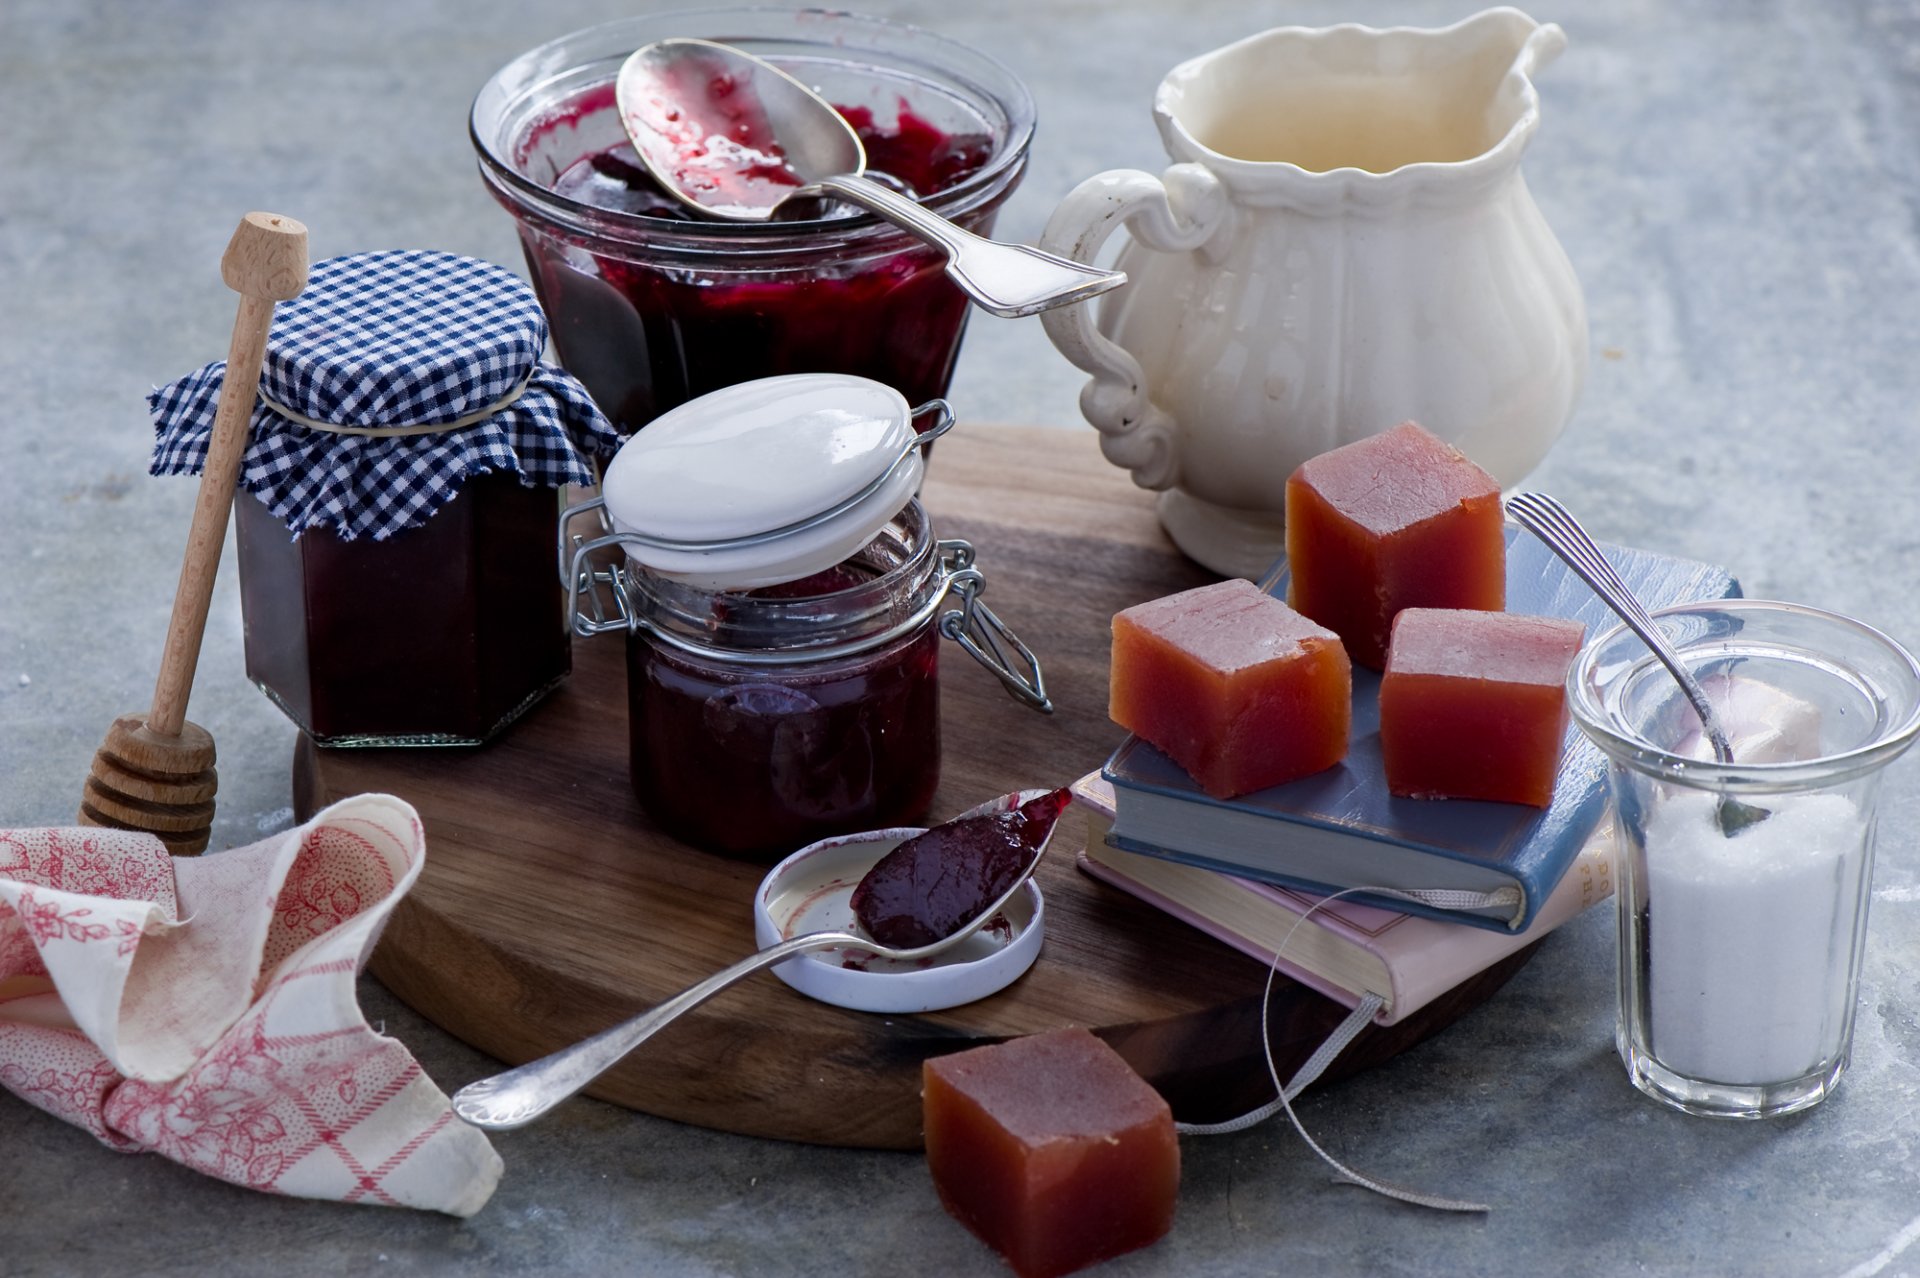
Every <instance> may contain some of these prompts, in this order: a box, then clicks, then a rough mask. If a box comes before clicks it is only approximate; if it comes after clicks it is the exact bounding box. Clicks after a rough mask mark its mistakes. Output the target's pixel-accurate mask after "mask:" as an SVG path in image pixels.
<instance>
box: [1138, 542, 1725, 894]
mask: <svg viewBox="0 0 1920 1278" xmlns="http://www.w3.org/2000/svg"><path fill="white" fill-rule="evenodd" d="M1603 549H1605V551H1606V553H1607V558H1608V559H1609V560H1611V561H1612V563H1613V566H1614V568H1615V570H1616V571H1617V572H1618V573H1619V574H1620V576H1621V578H1622V579H1623V580H1624V581H1625V582H1626V583H1627V585H1628V586H1629V587H1630V588H1631V589H1632V590H1633V592H1634V593H1635V594H1636V595H1638V596H1639V597H1640V599H1641V601H1642V602H1643V603H1645V604H1646V605H1647V607H1648V608H1649V609H1659V608H1663V607H1666V606H1668V605H1671V604H1678V603H1686V602H1690V601H1692V600H1697V599H1722V598H1737V597H1738V596H1739V594H1740V586H1739V583H1738V582H1737V581H1735V580H1734V578H1733V577H1732V576H1731V575H1730V574H1729V573H1728V572H1727V571H1726V570H1725V569H1724V568H1717V567H1714V566H1712V565H1710V564H1703V563H1696V562H1694V561H1693V560H1688V559H1676V558H1673V557H1671V556H1667V555H1659V554H1654V553H1651V552H1649V551H1642V550H1630V549H1625V548H1622V547H1618V546H1606V547H1603ZM1262 585H1263V586H1264V587H1265V588H1266V589H1267V590H1268V592H1269V593H1271V594H1273V595H1275V596H1276V597H1278V598H1282V599H1284V598H1286V587H1287V580H1286V573H1285V568H1284V565H1276V568H1275V570H1274V571H1273V572H1271V573H1269V574H1268V579H1267V580H1266V581H1264V582H1263V583H1262ZM1507 611H1509V612H1518V613H1530V614H1533V615H1535V616H1545V617H1570V618H1573V619H1575V620H1578V621H1583V622H1585V623H1586V626H1587V635H1588V637H1589V638H1590V639H1591V638H1592V637H1594V636H1596V635H1599V634H1601V633H1603V632H1605V631H1606V630H1608V629H1611V628H1612V627H1613V626H1614V625H1615V624H1617V621H1618V619H1617V618H1616V617H1615V616H1614V615H1613V613H1612V612H1610V611H1609V610H1608V609H1607V606H1606V605H1605V604H1603V603H1601V602H1600V600H1599V598H1598V597H1597V596H1595V595H1594V593H1593V592H1592V591H1591V590H1590V589H1588V587H1587V584H1586V583H1585V582H1583V581H1581V580H1580V579H1579V578H1578V577H1577V576H1575V575H1574V574H1573V572H1572V571H1571V570H1570V569H1568V568H1567V566H1566V565H1565V564H1563V563H1562V562H1561V561H1560V560H1559V559H1558V558H1556V557H1555V556H1554V554H1553V552H1552V551H1550V550H1548V549H1547V548H1546V547H1545V546H1543V545H1541V544H1540V542H1539V541H1538V540H1536V539H1535V538H1534V537H1533V536H1532V534H1530V533H1524V532H1521V531H1520V529H1519V528H1517V527H1515V526H1513V525H1509V526H1508V528H1507ZM1567 731H1568V737H1569V741H1568V743H1567V748H1566V749H1565V750H1564V751H1563V752H1562V755H1561V760H1560V771H1559V775H1558V779H1557V781H1556V783H1555V786H1554V797H1553V803H1552V805H1551V806H1549V807H1547V808H1544V809H1541V808H1533V807H1527V806H1525V805H1522V804H1513V803H1488V802H1481V801H1478V800H1469V799H1402V798H1396V797H1395V796H1393V795H1391V794H1389V793H1387V783H1386V768H1385V765H1384V763H1383V762H1382V760H1381V757H1380V676H1379V675H1378V674H1375V673H1374V672H1373V671H1371V670H1363V669H1360V668H1359V667H1355V668H1354V672H1353V736H1352V740H1351V741H1350V743H1349V746H1348V750H1347V758H1346V761H1345V762H1344V763H1342V764H1339V765H1337V766H1335V767H1332V768H1328V769H1327V770H1325V771H1324V772H1317V773H1315V774H1314V775H1312V776H1310V777H1303V778H1301V779H1300V780H1298V781H1290V782H1287V783H1286V784H1285V785H1277V786H1273V787H1271V788H1269V789H1265V790H1260V791H1256V792H1255V793H1253V794H1245V795H1241V796H1240V797H1239V798H1237V799H1215V798H1212V797H1210V796H1208V795H1207V794H1206V793H1205V792H1204V791H1202V790H1201V789H1200V787H1199V786H1198V785H1196V784H1194V782H1193V780H1192V778H1190V777H1189V776H1188V775H1187V774H1186V772H1185V771H1184V770H1183V769H1182V768H1181V767H1180V765H1179V764H1177V763H1175V762H1174V761H1173V760H1171V759H1169V758H1168V757H1167V756H1166V755H1164V754H1162V753H1160V751H1158V750H1156V749H1154V748H1153V747H1152V746H1150V745H1148V744H1147V743H1146V742H1145V741H1142V740H1140V739H1139V738H1137V737H1129V738H1128V739H1127V741H1126V742H1125V743H1124V744H1123V745H1121V747H1120V748H1119V749H1118V750H1116V751H1115V752H1114V754H1113V757H1112V758H1110V759H1108V760H1107V764H1106V766H1105V767H1104V768H1102V769H1101V775H1102V776H1104V777H1105V778H1106V779H1107V780H1108V781H1109V782H1111V783H1112V785H1113V791H1114V817H1113V830H1112V833H1111V835H1110V836H1109V837H1108V840H1107V841H1108V842H1109V843H1110V844H1112V845H1113V846H1114V847H1117V848H1121V849H1123V850H1125V851H1128V852H1139V853H1144V854H1146V855H1149V856H1161V857H1166V858H1169V859H1171V860H1175V861H1183V862H1186V863H1188V864H1192V865H1200V866H1205V867H1206V868H1208V869H1213V870H1220V871H1223V872H1225V873H1228V874H1236V875H1240V876H1242V877H1246V878H1256V879H1265V880H1268V881H1270V882H1274V883H1283V884H1287V885H1289V886H1292V887H1297V888H1301V889H1303V890H1305V891H1309V892H1316V893H1321V894H1325V893H1329V892H1334V891H1338V890H1342V889H1346V888H1355V887H1383V888H1393V889H1396V890H1399V891H1403V892H1419V893H1423V894H1426V895H1427V897H1428V899H1427V900H1426V901H1409V900H1407V899H1405V898H1402V897H1397V896H1384V895H1360V894H1356V895H1355V897H1354V898H1353V899H1355V900H1365V901H1368V902H1370V903H1372V904H1375V905H1380V906H1382V907H1384V908H1386V909H1390V910H1399V911H1402V912H1405V913H1418V914H1427V915H1431V916H1433V917H1436V918H1444V919H1451V920H1453V921H1456V922H1462V923H1472V924H1475V925H1477V926H1480V927H1486V928H1493V929H1499V930H1506V929H1520V928H1524V927H1526V926H1527V924H1528V923H1530V922H1531V921H1532V920H1533V917H1534V915H1535V913H1536V912H1538V910H1539V908H1540V905H1541V903H1542V902H1543V901H1545V900H1546V899H1547V896H1548V895H1549V894H1550V893H1551V892H1552V891H1553V889H1554V887H1555V886H1556V885H1557V884H1558V883H1559V882H1560V877H1561V875H1563V874H1564V873H1565V872H1566V869H1567V867H1568V866H1569V865H1571V864H1572V863H1573V860H1574V858H1575V857H1576V856H1578V855H1579V852H1580V849H1581V848H1582V847H1583V846H1584V845H1585V844H1586V842H1587V838H1588V836H1589V835H1591V834H1592V833H1593V831H1594V827H1595V826H1596V825H1597V824H1598V823H1599V821H1600V819H1601V817H1602V816H1603V815H1604V814H1605V811H1606V804H1607V798H1606V767H1605V761H1604V759H1603V758H1602V756H1601V754H1600V752H1599V750H1597V749H1596V748H1595V747H1594V746H1593V745H1592V744H1591V743H1589V742H1588V741H1587V740H1586V738H1585V737H1583V736H1582V735H1581V734H1580V732H1579V730H1578V729H1577V728H1573V727H1569V728H1568V730H1567ZM1446 894H1459V895H1455V896H1448V895H1446Z"/></svg>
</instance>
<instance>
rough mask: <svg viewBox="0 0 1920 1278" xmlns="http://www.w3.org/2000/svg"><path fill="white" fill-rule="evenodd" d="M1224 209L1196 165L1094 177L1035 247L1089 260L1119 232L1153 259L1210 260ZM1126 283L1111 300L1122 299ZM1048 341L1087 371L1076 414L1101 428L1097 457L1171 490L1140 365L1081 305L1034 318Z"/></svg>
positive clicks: (1219, 242) (1221, 243) (1156, 412)
mask: <svg viewBox="0 0 1920 1278" xmlns="http://www.w3.org/2000/svg"><path fill="white" fill-rule="evenodd" d="M1232 212H1233V208H1232V205H1231V204H1230V203H1229V202H1228V200H1227V195H1226V191H1225V190H1224V189H1223V188H1222V187H1221V185H1220V181H1219V179H1218V178H1216V177H1214V175H1213V174H1212V173H1210V172H1208V171H1207V169H1206V168H1204V167H1203V166H1201V165H1198V164H1176V165H1174V166H1173V167H1171V168H1169V169H1168V170H1167V171H1166V173H1165V175H1164V176H1163V177H1155V176H1154V175H1153V174H1151V173H1145V172H1142V171H1141V170H1139V169H1109V170H1108V171H1106V172H1105V173H1097V174H1095V175H1094V176H1092V177H1090V178H1088V179H1087V180H1086V181H1084V182H1082V183H1081V184H1080V185H1079V186H1077V187H1075V188H1074V189H1073V190H1072V191H1070V192H1069V193H1068V194H1067V198H1066V199H1064V200H1062V201H1061V202H1060V207H1059V208H1058V209H1055V210H1054V213H1053V216H1052V217H1051V218H1049V219H1048V221H1047V228H1046V230H1045V231H1044V232H1043V233H1042V234H1041V236H1040V247H1041V248H1043V249H1046V250H1047V251H1049V252H1052V253H1058V254H1059V255H1060V256H1062V257H1066V258H1070V259H1072V260H1074V261H1077V262H1085V263H1088V264H1091V263H1092V261H1093V259H1094V257H1095V256H1096V255H1097V254H1098V253H1099V252H1100V247H1101V245H1103V244H1105V243H1106V241H1107V237H1108V236H1109V235H1111V234H1113V232H1114V231H1115V230H1116V229H1118V228H1119V227H1122V226H1124V227H1126V229H1127V231H1128V233H1129V234H1131V235H1132V236H1133V238H1134V241H1135V242H1136V243H1138V244H1139V245H1140V246H1141V247H1143V248H1148V249H1152V250H1153V251H1154V252H1157V253H1189V252H1194V251H1198V252H1199V253H1200V254H1201V256H1202V257H1203V258H1204V259H1206V260H1207V261H1209V262H1211V261H1215V260H1217V259H1218V258H1219V257H1220V256H1222V255H1223V254H1224V252H1225V250H1226V241H1227V239H1228V238H1229V236H1230V235H1231V233H1232V221H1233V218H1232ZM1128 287H1130V286H1129V285H1124V284H1123V285H1121V287H1120V288H1119V289H1118V290H1116V291H1115V292H1114V293H1113V294H1112V296H1113V297H1115V298H1124V296H1125V292H1126V289H1127V288H1128ZM1040 323H1041V325H1042V326H1043V327H1044V328H1045V329H1046V332H1047V337H1048V338H1049V339H1051V340H1052V342H1053V344H1054V346H1056V347H1057V348H1059V351H1060V353H1061V354H1062V355H1065V356H1066V357H1067V359H1068V360H1069V361H1071V362H1072V363H1073V365H1074V366H1075V367H1076V368H1080V369H1083V370H1085V371H1086V372H1089V373H1092V374H1093V380H1092V381H1090V382H1088V383H1087V384H1086V386H1085V388H1083V389H1082V390H1081V392H1080V411H1081V412H1082V413H1083V414H1084V415H1085V416H1086V419H1087V420H1088V421H1089V422H1092V423H1093V425H1094V428H1095V429H1097V430H1098V431H1099V432H1100V451H1101V452H1103V453H1105V454H1106V457H1107V460H1108V461H1110V462H1112V463H1113V464H1114V465H1116V466H1122V467H1125V468H1126V469H1127V470H1129V471H1131V472H1132V474H1133V482H1134V483H1136V484H1138V485H1140V486H1141V487H1142V488H1153V489H1159V488H1171V487H1172V486H1173V485H1174V483H1175V481H1176V480H1178V478H1179V475H1180V459H1179V450H1178V449H1177V448H1176V447H1175V435H1174V429H1173V427H1174V423H1173V419H1172V417H1171V416H1169V415H1168V414H1167V412H1166V411H1165V410H1164V409H1162V408H1161V407H1160V406H1159V405H1157V404H1155V403H1154V402H1153V396H1152V392H1151V389H1150V388H1149V387H1148V386H1147V382H1146V373H1145V371H1144V370H1143V369H1142V368H1141V367H1140V361H1139V360H1137V359H1135V358H1134V357H1133V356H1132V355H1131V354H1129V353H1128V352H1127V351H1126V350H1125V349H1124V348H1123V347H1121V346H1120V345H1119V343H1117V342H1115V341H1113V340H1112V339H1110V338H1108V337H1107V336H1106V335H1104V334H1103V333H1101V332H1100V331H1099V329H1098V328H1096V327H1095V326H1094V322H1093V310H1092V308H1091V307H1090V306H1089V305H1088V304H1087V303H1085V302H1082V303H1079V304H1077V305H1073V306H1062V307H1058V308H1056V309H1054V310H1051V311H1047V312H1045V313H1044V314H1042V315H1041V316H1040Z"/></svg>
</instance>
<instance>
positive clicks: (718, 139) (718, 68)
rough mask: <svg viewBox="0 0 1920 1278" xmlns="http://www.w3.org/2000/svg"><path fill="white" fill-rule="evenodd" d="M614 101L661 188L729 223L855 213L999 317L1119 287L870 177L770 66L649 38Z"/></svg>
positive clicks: (819, 110)
mask: <svg viewBox="0 0 1920 1278" xmlns="http://www.w3.org/2000/svg"><path fill="white" fill-rule="evenodd" d="M614 98H615V101H616V102H617V104H618V106H619V109H620V120H621V123H622V124H624V125H625V126H626V130H627V136H628V138H629V139H630V140H631V141H632V142H633V149H634V151H635V153H636V154H638V156H639V157H640V163H641V164H642V165H643V166H645V168H646V169H647V171H648V172H649V173H651V174H652V175H653V177H654V179H655V180H656V181H657V182H659V184H660V185H661V187H662V188H663V189H665V190H666V192H667V193H668V194H669V195H671V196H673V197H674V198H675V199H677V200H679V201H680V202H681V203H683V204H685V205H686V206H687V207H688V208H690V209H692V210H693V211H694V212H696V213H700V214H704V215H706V216H708V217H715V218H720V219H723V220H726V221H736V222H766V221H772V220H775V219H785V218H791V217H793V216H796V215H798V216H803V217H813V216H818V215H819V211H820V209H819V206H820V202H821V201H822V200H828V201H834V200H837V201H843V202H845V203H848V204H853V205H857V206H858V207H860V208H863V209H865V210H867V211H868V212H870V213H873V214H875V215H877V216H879V217H881V218H884V219H885V220H887V221H889V222H891V223H893V224H894V225H895V226H898V227H899V228H900V229H902V230H904V231H906V232H908V233H909V234H911V235H914V236H917V237H918V238H920V239H921V240H923V241H925V242H926V243H928V244H930V245H932V246H933V247H934V248H937V249H939V250H940V251H941V252H943V253H945V254H946V256H947V268H946V269H947V275H948V276H949V277H950V278H951V279H952V280H953V282H954V283H956V284H958V285H959V286H960V288H961V289H962V290H963V291H964V292H965V293H966V294H967V296H968V297H970V298H972V299H973V300H974V301H975V302H976V303H978V304H979V305H980V306H981V307H983V308H984V309H986V310H988V311H990V312H992V313H993V314H995V315H1001V316H1007V317H1017V316H1021V315H1033V314H1037V313H1038V312H1040V311H1044V310H1050V309H1051V308H1053V307H1055V306H1066V305H1069V304H1071V303H1073V302H1079V301H1083V300H1085V299H1086V298H1089V297H1093V296H1095V295H1096V294H1099V293H1104V292H1106V291H1107V290H1108V289H1110V288H1117V287H1118V286H1119V285H1121V284H1124V283H1126V279H1127V277H1126V275H1125V274H1123V273H1121V272H1119V271H1109V270H1102V269H1100V268H1097V267H1092V266H1087V265H1085V264H1083V263H1080V262H1075V261H1071V260H1069V259H1067V258H1064V257H1059V256H1057V255H1055V254H1052V253H1047V252H1043V251H1042V250H1040V249H1037V248H1031V247H1029V246H1027V245H1025V244H1007V243H1003V242H1001V241H999V240H990V239H986V238H984V237H983V236H979V235H975V234H974V233H973V232H972V231H969V230H966V229H965V228H964V227H961V226H957V225H955V224H954V223H952V222H949V221H947V219H945V218H943V217H941V216H940V215H939V214H937V213H934V212H932V211H931V210H929V209H926V208H924V207H922V206H921V205H919V204H917V203H915V202H914V201H913V200H912V199H910V198H908V197H907V196H906V195H902V194H901V193H900V192H898V191H896V190H894V189H892V188H891V187H890V186H888V185H886V184H884V183H883V182H879V181H876V180H875V179H874V178H873V177H871V176H869V175H868V174H867V171H866V168H867V155H866V148H865V147H864V146H863V145H862V143H861V141H860V135H859V134H858V133H857V132H855V131H854V128H853V126H852V125H851V124H849V123H848V122H847V120H846V118H845V117H844V116H842V115H841V114H840V113H839V112H838V111H836V110H834V108H833V104H832V103H830V102H828V101H827V100H826V99H825V98H823V97H821V96H820V95H819V94H817V93H815V92H814V91H813V90H812V89H809V88H808V87H807V86H806V85H804V84H802V83H800V82H799V81H798V80H796V79H794V78H793V77H792V76H790V75H788V74H787V73H786V72H784V71H782V70H780V69H779V68H778V67H776V66H774V65H773V64H772V63H770V62H765V61H762V60H761V59H759V58H756V57H754V56H753V55H752V54H750V53H746V52H744V51H742V50H740V49H736V48H734V47H733V46H731V45H726V44H719V43H716V42H714V41H711V40H692V39H675V40H657V41H655V42H654V43H652V44H649V45H644V46H642V47H641V48H639V49H636V50H635V51H634V52H633V54H632V56H630V57H629V58H628V59H627V60H626V62H625V63H623V64H622V65H621V67H620V73H619V75H618V77H617V78H616V79H615V81H614Z"/></svg>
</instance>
